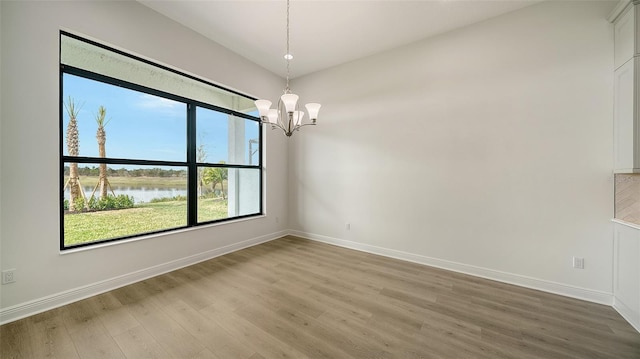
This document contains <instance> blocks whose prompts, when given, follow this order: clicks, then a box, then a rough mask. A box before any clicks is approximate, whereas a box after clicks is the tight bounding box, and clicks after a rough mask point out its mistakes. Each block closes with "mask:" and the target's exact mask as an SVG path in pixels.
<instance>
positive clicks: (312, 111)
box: [255, 0, 320, 137]
mask: <svg viewBox="0 0 640 359" xmlns="http://www.w3.org/2000/svg"><path fill="white" fill-rule="evenodd" d="M284 58H285V60H287V86H286V87H285V89H284V94H283V95H282V96H281V97H280V99H279V100H278V105H277V107H276V108H273V109H272V108H271V101H269V100H257V101H255V104H256V107H257V108H258V112H259V113H260V119H261V120H262V123H265V124H269V125H271V129H275V128H279V129H281V130H282V131H284V134H285V135H287V137H291V135H293V132H294V131H298V130H299V129H300V128H301V127H304V126H309V125H315V124H316V120H317V119H318V111H320V104H319V103H308V104H306V105H305V107H306V108H307V113H308V115H309V121H311V122H307V123H303V118H304V115H305V113H304V111H300V110H299V108H298V97H299V96H298V95H296V94H294V93H291V90H290V89H289V65H290V62H291V60H292V59H293V55H292V54H291V52H290V51H289V0H287V52H286V54H285V55H284Z"/></svg>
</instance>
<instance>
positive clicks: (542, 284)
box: [289, 230, 613, 306]
mask: <svg viewBox="0 0 640 359" xmlns="http://www.w3.org/2000/svg"><path fill="white" fill-rule="evenodd" d="M289 234H291V235H293V236H298V237H302V238H306V239H311V240H314V241H318V242H323V243H328V244H333V245H336V246H340V247H345V248H350V249H355V250H358V251H362V252H367V253H372V254H378V255H381V256H385V257H390V258H395V259H401V260H405V261H408V262H413V263H418V264H424V265H428V266H431V267H436V268H441V269H446V270H450V271H454V272H458V273H464V274H469V275H472V276H476V277H481V278H486V279H491V280H495V281H498V282H503V283H508V284H513V285H517V286H520V287H526V288H531V289H536V290H541V291H543V292H548V293H553V294H559V295H562V296H566V297H571V298H576V299H581V300H586V301H589V302H593V303H598V304H604V305H608V306H612V305H613V293H607V292H601V291H595V290H591V289H585V288H579V287H574V286H570V285H566V284H561V283H556V282H551V281H547V280H542V279H537V278H531V277H527V276H522V275H519V274H513V273H507V272H501V271H497V270H493V269H488V268H482V267H476V266H472V265H469V264H463V263H457V262H452V261H447V260H443V259H438V258H432V257H427V256H423V255H419V254H413V253H408V252H402V251H398V250H395V249H389V248H383V247H378V246H373V245H370V244H364V243H358V242H352V241H347V240H344V239H338V238H333V237H327V236H323V235H319V234H313V233H307V232H302V231H296V230H291V231H289Z"/></svg>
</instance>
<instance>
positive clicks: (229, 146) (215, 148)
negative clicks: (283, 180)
mask: <svg viewBox="0 0 640 359" xmlns="http://www.w3.org/2000/svg"><path fill="white" fill-rule="evenodd" d="M259 130H260V125H259V123H258V122H257V121H253V120H248V119H245V118H242V117H237V116H233V115H229V114H226V113H222V112H218V111H214V110H209V109H206V108H202V107H198V108H197V109H196V143H197V148H198V155H197V159H196V160H197V161H198V162H200V163H212V164H213V163H226V164H234V165H256V164H258V163H260V162H259V155H258V149H259V148H260V143H259Z"/></svg>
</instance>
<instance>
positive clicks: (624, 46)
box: [614, 6, 640, 69]
mask: <svg viewBox="0 0 640 359" xmlns="http://www.w3.org/2000/svg"><path fill="white" fill-rule="evenodd" d="M635 13H636V9H635V6H632V7H631V8H629V9H627V11H626V12H625V13H624V14H623V15H622V16H620V19H619V20H618V21H616V23H615V25H614V41H615V46H614V51H615V53H614V63H615V68H616V69H617V68H619V67H620V66H622V65H623V64H624V63H625V62H627V61H629V60H630V59H631V58H632V57H633V54H634V52H635V51H634V42H635V38H636V36H635V19H634V17H635V15H636V14H635ZM639 38H640V36H639Z"/></svg>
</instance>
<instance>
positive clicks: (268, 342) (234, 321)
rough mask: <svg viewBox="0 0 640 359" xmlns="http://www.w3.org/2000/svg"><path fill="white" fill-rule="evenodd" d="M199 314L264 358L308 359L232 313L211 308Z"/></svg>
mask: <svg viewBox="0 0 640 359" xmlns="http://www.w3.org/2000/svg"><path fill="white" fill-rule="evenodd" d="M200 312H201V313H202V314H203V315H204V316H205V317H206V318H208V319H211V320H213V321H215V322H216V323H217V324H218V325H220V326H221V327H222V328H224V329H225V330H226V331H227V332H228V333H229V334H231V335H232V336H234V337H235V338H239V339H242V342H243V343H245V345H247V346H248V347H250V348H252V349H253V350H254V351H255V352H256V353H259V354H260V355H261V356H263V357H265V358H292V359H293V358H299V359H304V358H308V357H307V356H306V355H304V354H302V353H301V352H300V351H298V350H296V349H294V348H293V347H292V346H290V345H288V344H286V343H284V342H282V341H281V340H279V339H277V338H275V337H274V336H272V335H270V334H269V333H268V332H266V331H264V330H262V329H261V328H259V327H257V326H255V325H253V324H252V323H250V322H249V321H247V320H245V319H244V318H242V317H241V316H239V315H237V314H236V313H234V312H233V311H226V310H222V311H221V310H216V309H215V308H213V307H211V308H205V309H203V310H201V311H200Z"/></svg>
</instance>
